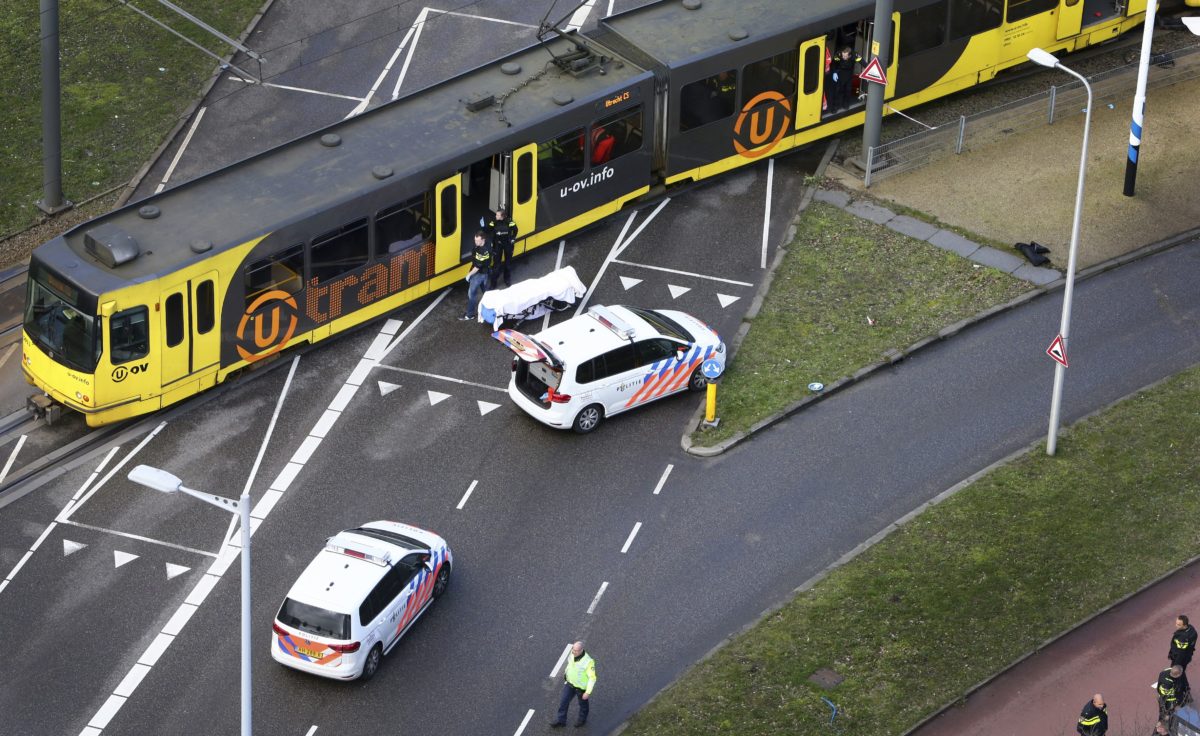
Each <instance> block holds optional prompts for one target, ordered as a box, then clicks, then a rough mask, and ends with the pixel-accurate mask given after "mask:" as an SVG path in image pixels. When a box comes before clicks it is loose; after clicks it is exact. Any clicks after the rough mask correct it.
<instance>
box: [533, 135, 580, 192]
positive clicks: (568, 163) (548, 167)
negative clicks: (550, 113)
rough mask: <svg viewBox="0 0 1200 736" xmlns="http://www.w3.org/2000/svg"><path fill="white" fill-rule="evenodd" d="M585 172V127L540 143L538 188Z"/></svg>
mask: <svg viewBox="0 0 1200 736" xmlns="http://www.w3.org/2000/svg"><path fill="white" fill-rule="evenodd" d="M582 172H583V128H576V129H575V130H572V131H571V132H570V133H564V134H562V135H560V136H558V137H557V138H552V139H551V140H548V141H545V142H544V143H539V144H538V188H540V189H546V188H548V187H551V186H553V185H555V184H557V183H559V182H560V181H562V180H564V179H570V178H571V177H572V176H578V175H579V174H580V173H582Z"/></svg>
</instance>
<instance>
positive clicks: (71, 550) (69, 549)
mask: <svg viewBox="0 0 1200 736" xmlns="http://www.w3.org/2000/svg"><path fill="white" fill-rule="evenodd" d="M86 546H87V545H86V544H83V543H81V542H72V541H71V540H69V539H64V540H63V557H66V556H68V555H72V554H75V553H76V552H78V551H79V550H81V549H83V548H84V547H86Z"/></svg>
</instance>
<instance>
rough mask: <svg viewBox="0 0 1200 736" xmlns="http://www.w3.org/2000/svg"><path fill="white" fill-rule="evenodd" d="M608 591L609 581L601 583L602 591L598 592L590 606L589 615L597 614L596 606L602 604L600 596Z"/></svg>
mask: <svg viewBox="0 0 1200 736" xmlns="http://www.w3.org/2000/svg"><path fill="white" fill-rule="evenodd" d="M607 589H608V581H607V580H606V581H604V582H603V583H600V590H598V591H596V597H595V598H593V599H592V605H590V606H588V615H589V616H590V615H591V614H593V613H595V611H596V604H598V603H599V602H600V596H602V595H604V591H605V590H607Z"/></svg>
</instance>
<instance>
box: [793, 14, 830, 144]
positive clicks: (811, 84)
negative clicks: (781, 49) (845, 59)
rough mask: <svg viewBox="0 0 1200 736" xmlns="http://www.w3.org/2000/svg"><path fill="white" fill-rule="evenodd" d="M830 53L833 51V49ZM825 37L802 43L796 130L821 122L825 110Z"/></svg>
mask: <svg viewBox="0 0 1200 736" xmlns="http://www.w3.org/2000/svg"><path fill="white" fill-rule="evenodd" d="M829 53H833V52H832V50H831V51H830V52H829ZM825 54H826V50H825V37H824V36H818V37H817V38H814V39H812V40H811V41H805V42H804V43H802V44H800V70H799V72H800V76H799V79H800V85H799V87H800V89H799V91H798V93H797V99H796V130H800V129H801V128H807V127H808V126H810V125H816V124H817V123H819V122H821V113H822V112H823V111H824V110H825V108H826V105H827V103H828V100H826V98H825V95H826V90H825Z"/></svg>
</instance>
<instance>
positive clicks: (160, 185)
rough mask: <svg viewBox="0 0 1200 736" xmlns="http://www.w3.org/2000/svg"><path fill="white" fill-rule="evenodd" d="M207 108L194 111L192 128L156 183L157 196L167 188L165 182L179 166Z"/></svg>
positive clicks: (155, 191)
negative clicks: (194, 117)
mask: <svg viewBox="0 0 1200 736" xmlns="http://www.w3.org/2000/svg"><path fill="white" fill-rule="evenodd" d="M207 109H208V108H207V107H201V108H200V109H199V110H197V111H196V119H195V120H193V121H192V127H190V128H188V132H187V135H185V136H184V137H183V143H181V144H179V150H178V151H176V152H175V156H174V158H172V159H171V165H170V166H168V167H167V172H166V173H165V174H163V178H162V181H160V182H159V183H158V188H157V189H155V190H154V193H155V194H158V193H159V192H161V191H162V190H163V189H165V188H166V187H167V182H168V181H170V180H171V175H172V174H174V173H175V167H176V166H178V165H179V159H181V158H183V152H184V151H186V150H187V147H188V144H189V143H191V142H192V135H194V134H195V132H196V128H198V127H200V121H201V120H203V119H204V111H205V110H207Z"/></svg>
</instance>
